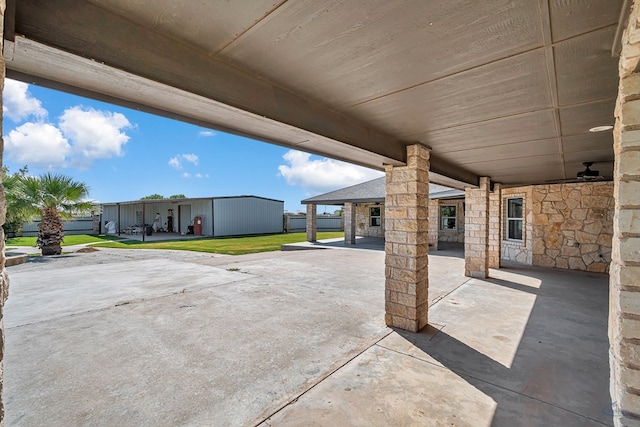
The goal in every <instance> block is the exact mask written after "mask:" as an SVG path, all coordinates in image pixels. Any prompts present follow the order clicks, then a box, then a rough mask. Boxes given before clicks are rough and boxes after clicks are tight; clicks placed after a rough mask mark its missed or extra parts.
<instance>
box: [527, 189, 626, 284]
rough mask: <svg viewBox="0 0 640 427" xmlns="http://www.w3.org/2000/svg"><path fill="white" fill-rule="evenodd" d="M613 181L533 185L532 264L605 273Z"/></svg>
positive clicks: (610, 224)
mask: <svg viewBox="0 0 640 427" xmlns="http://www.w3.org/2000/svg"><path fill="white" fill-rule="evenodd" d="M613 208H614V200H613V183H611V182H594V183H574V184H552V185H537V186H534V187H533V265H539V266H544V267H556V268H569V269H572V270H587V271H596V272H605V271H608V269H609V263H610V262H611V239H612V237H613Z"/></svg>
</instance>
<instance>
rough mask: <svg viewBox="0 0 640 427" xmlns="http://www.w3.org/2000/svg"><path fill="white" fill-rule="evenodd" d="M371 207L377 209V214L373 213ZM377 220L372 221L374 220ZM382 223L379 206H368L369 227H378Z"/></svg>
mask: <svg viewBox="0 0 640 427" xmlns="http://www.w3.org/2000/svg"><path fill="white" fill-rule="evenodd" d="M373 209H378V215H373ZM376 219H377V221H374V220H376ZM381 225H382V209H381V208H380V206H369V227H380V226H381Z"/></svg>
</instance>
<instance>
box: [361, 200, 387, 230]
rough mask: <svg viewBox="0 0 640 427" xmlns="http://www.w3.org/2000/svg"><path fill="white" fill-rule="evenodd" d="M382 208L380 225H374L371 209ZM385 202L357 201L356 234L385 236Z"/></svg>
mask: <svg viewBox="0 0 640 427" xmlns="http://www.w3.org/2000/svg"><path fill="white" fill-rule="evenodd" d="M372 207H379V208H380V226H379V227H372V226H371V222H370V215H369V213H370V209H369V208H372ZM384 219H385V216H384V203H378V204H376V203H357V204H356V236H362V237H384V222H385V221H384Z"/></svg>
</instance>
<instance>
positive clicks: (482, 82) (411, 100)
mask: <svg viewBox="0 0 640 427" xmlns="http://www.w3.org/2000/svg"><path fill="white" fill-rule="evenodd" d="M545 70H546V61H545V56H544V51H543V50H542V49H539V50H535V51H531V52H527V53H524V54H522V55H517V56H514V57H511V58H508V59H504V60H502V61H497V62H494V63H491V64H489V65H485V66H483V67H478V68H474V69H472V70H469V71H466V72H464V73H459V74H456V75H454V76H451V77H447V78H444V79H440V80H437V81H435V82H432V83H429V84H425V85H421V86H418V87H415V88H413V89H411V90H407V91H403V92H399V93H396V94H393V95H389V96H385V97H383V98H379V99H376V100H375V101H371V102H367V103H365V104H360V105H358V106H355V107H353V108H350V109H349V112H350V113H351V114H352V115H353V116H355V117H356V118H357V119H359V120H361V121H363V122H366V123H367V124H368V125H370V126H372V127H376V128H379V129H383V130H385V131H386V132H388V133H391V134H394V135H397V136H398V137H399V138H401V139H404V140H411V138H412V137H413V136H414V135H416V134H421V133H424V132H428V131H430V130H437V129H442V128H447V127H452V126H459V125H463V124H470V123H475V122H481V121H484V120H491V119H495V118H498V117H503V116H511V115H516V114H519V113H524V112H529V111H535V110H540V109H545V108H549V107H550V106H551V97H550V93H549V90H548V89H547V87H548V79H547V74H546V71H545ZM514 131H515V129H514Z"/></svg>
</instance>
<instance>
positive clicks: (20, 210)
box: [2, 166, 30, 237]
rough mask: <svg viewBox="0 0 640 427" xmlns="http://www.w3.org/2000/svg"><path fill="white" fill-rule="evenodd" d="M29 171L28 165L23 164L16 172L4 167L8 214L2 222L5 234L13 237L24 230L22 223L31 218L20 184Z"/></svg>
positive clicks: (3, 182) (3, 180)
mask: <svg viewBox="0 0 640 427" xmlns="http://www.w3.org/2000/svg"><path fill="white" fill-rule="evenodd" d="M28 172H29V168H28V167H27V166H23V167H22V168H20V169H19V170H18V172H16V173H9V169H8V168H6V167H3V168H2V185H3V187H4V193H5V200H6V203H7V214H6V217H5V221H4V224H2V228H3V230H4V234H5V236H8V237H13V236H14V235H16V234H17V233H19V232H20V231H22V224H23V223H24V222H25V221H26V220H28V219H29V216H30V214H29V210H28V209H26V207H25V206H24V197H23V195H22V194H21V185H20V179H21V178H24V177H25V176H26V175H27V173H28Z"/></svg>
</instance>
